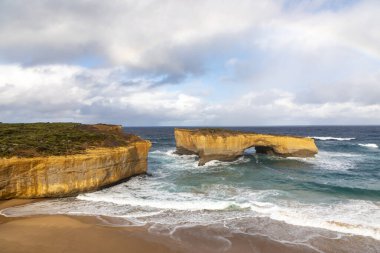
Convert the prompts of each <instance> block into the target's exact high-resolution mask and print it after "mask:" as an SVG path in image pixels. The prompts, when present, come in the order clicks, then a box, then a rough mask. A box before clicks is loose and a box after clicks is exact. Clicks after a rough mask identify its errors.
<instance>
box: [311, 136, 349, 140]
mask: <svg viewBox="0 0 380 253" xmlns="http://www.w3.org/2000/svg"><path fill="white" fill-rule="evenodd" d="M308 138H312V139H315V140H320V141H351V140H355V139H356V138H354V137H347V138H344V137H332V136H308Z"/></svg>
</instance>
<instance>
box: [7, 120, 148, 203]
mask: <svg viewBox="0 0 380 253" xmlns="http://www.w3.org/2000/svg"><path fill="white" fill-rule="evenodd" d="M150 147H151V143H150V142H149V141H146V140H143V139H141V138H139V137H137V136H135V135H131V134H126V133H124V132H123V131H122V127H121V126H117V125H106V124H97V125H83V124H77V123H34V124H0V151H1V152H0V199H11V198H43V197H67V196H73V195H76V194H79V193H83V192H89V191H94V190H98V189H101V188H103V187H106V186H109V185H112V184H115V183H117V182H119V181H121V180H124V179H126V178H128V177H131V176H134V175H138V174H142V173H145V172H146V170H147V156H148V151H149V148H150Z"/></svg>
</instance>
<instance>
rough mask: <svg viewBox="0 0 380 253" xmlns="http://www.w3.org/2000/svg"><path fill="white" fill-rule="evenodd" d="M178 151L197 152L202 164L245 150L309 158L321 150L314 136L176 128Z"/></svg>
mask: <svg viewBox="0 0 380 253" xmlns="http://www.w3.org/2000/svg"><path fill="white" fill-rule="evenodd" d="M174 135H175V141H176V147H177V151H176V153H177V154H196V155H198V156H199V165H204V164H205V163H206V162H208V161H211V160H219V161H233V160H235V159H237V158H238V157H240V156H242V155H243V153H244V150H245V149H248V148H251V147H255V149H256V152H257V153H265V154H272V155H278V156H283V157H288V156H294V157H310V156H314V155H315V154H316V153H318V148H317V146H316V145H315V143H314V140H313V139H311V138H304V137H297V136H285V135H269V134H258V133H246V132H237V131H230V130H223V129H197V130H190V129H175V130H174Z"/></svg>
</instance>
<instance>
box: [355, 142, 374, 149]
mask: <svg viewBox="0 0 380 253" xmlns="http://www.w3.org/2000/svg"><path fill="white" fill-rule="evenodd" d="M358 145H359V146H361V147H366V148H379V146H378V145H377V144H375V143H365V144H362V143H359V144H358Z"/></svg>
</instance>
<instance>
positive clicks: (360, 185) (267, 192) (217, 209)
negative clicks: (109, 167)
mask: <svg viewBox="0 0 380 253" xmlns="http://www.w3.org/2000/svg"><path fill="white" fill-rule="evenodd" d="M228 129H233V130H240V131H254V132H259V133H273V134H290V135H298V136H309V137H313V138H314V139H315V141H316V144H317V146H318V148H319V153H318V154H317V155H316V157H315V158H292V157H290V158H281V157H275V156H269V155H262V154H256V153H255V151H254V149H248V150H246V152H245V155H244V156H243V157H241V158H239V159H238V160H236V161H234V162H219V161H211V162H209V163H207V164H206V165H205V166H200V167H199V166H197V164H198V163H197V157H196V156H179V155H176V154H174V153H173V152H174V151H175V140H174V128H173V127H127V128H125V131H126V132H130V133H134V134H136V135H139V136H141V137H142V138H144V139H148V140H150V141H151V142H152V144H153V145H152V148H151V151H150V153H149V158H148V161H149V166H148V173H147V174H146V175H141V176H136V177H133V178H131V179H130V180H128V181H126V182H123V183H121V184H118V185H116V186H113V187H110V188H106V189H103V190H101V191H97V192H92V193H86V194H81V195H79V196H77V197H72V198H64V199H53V200H46V201H41V202H36V203H32V204H27V205H24V206H18V207H12V208H8V209H5V210H3V211H2V214H3V215H6V216H11V217H12V216H13V217H15V216H17V217H19V216H29V215H38V214H70V215H95V216H99V217H102V216H111V217H117V218H118V219H117V220H118V222H117V224H113V225H118V226H128V225H146V224H150V226H149V227H150V228H149V229H150V231H151V232H152V233H172V232H173V230H175V229H177V228H178V227H186V226H196V225H202V226H203V225H210V226H214V227H218V226H219V227H222V228H223V231H226V230H228V231H232V232H239V233H247V234H250V233H252V234H261V235H265V236H268V237H270V238H272V239H275V240H279V241H281V242H289V243H302V244H308V243H309V242H311V241H312V238H315V237H324V238H330V239H334V238H341V237H342V236H364V237H363V238H368V240H369V241H368V242H367V244H371V243H372V244H373V242H376V245H375V246H374V247H373V248H372V250H373V249H374V251H371V252H380V249H379V248H377V247H378V246H379V245H380V244H377V243H379V240H380V149H379V147H380V126H308V127H304V126H299V127H298V126H297V127H229V128H228ZM295 228H296V229H295ZM311 244H312V243H310V245H311ZM363 244H366V241H365V240H364V242H363ZM313 247H315V246H313ZM377 250H379V251H377ZM354 251H355V250H354ZM354 251H353V252H354ZM368 252H370V251H368Z"/></svg>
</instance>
